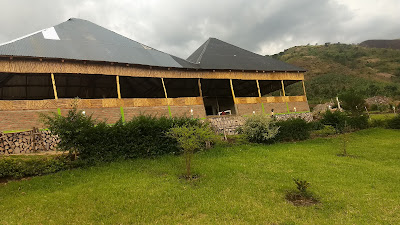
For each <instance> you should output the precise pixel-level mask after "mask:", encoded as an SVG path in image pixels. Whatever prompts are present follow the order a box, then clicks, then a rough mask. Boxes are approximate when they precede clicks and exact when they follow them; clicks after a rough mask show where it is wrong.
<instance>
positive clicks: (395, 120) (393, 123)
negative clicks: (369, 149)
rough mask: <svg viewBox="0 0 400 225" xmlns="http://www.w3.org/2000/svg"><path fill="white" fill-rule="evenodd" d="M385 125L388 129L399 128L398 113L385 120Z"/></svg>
mask: <svg viewBox="0 0 400 225" xmlns="http://www.w3.org/2000/svg"><path fill="white" fill-rule="evenodd" d="M387 127H388V128H390V129H400V114H398V115H396V116H395V117H393V118H392V119H389V120H388V122H387Z"/></svg>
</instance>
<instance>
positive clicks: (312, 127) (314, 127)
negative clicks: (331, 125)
mask: <svg viewBox="0 0 400 225" xmlns="http://www.w3.org/2000/svg"><path fill="white" fill-rule="evenodd" d="M308 127H309V128H310V130H321V129H324V124H323V123H321V121H319V120H314V121H311V122H309V123H308Z"/></svg>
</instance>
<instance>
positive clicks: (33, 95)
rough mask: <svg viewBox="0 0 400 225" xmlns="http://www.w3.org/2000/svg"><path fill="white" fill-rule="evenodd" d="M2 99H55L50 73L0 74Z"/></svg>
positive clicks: (0, 95)
mask: <svg viewBox="0 0 400 225" xmlns="http://www.w3.org/2000/svg"><path fill="white" fill-rule="evenodd" d="M0 99H1V100H39V99H54V92H53V86H52V83H51V76H50V74H7V73H2V74H0Z"/></svg>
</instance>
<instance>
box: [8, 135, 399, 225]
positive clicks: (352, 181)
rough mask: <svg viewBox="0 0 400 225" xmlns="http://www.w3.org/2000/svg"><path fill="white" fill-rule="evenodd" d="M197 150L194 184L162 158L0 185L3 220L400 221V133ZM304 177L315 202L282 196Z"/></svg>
mask: <svg viewBox="0 0 400 225" xmlns="http://www.w3.org/2000/svg"><path fill="white" fill-rule="evenodd" d="M341 140H342V139H341V137H340V136H339V137H335V138H326V139H314V140H309V141H304V142H298V143H286V144H276V145H270V146H268V145H245V146H235V147H218V148H215V149H212V150H210V151H207V152H203V153H199V154H196V156H195V161H194V170H195V172H196V173H198V174H199V175H200V176H201V177H200V179H198V180H196V181H192V182H187V181H185V180H181V179H179V178H178V177H179V176H180V175H181V173H182V172H183V167H182V163H183V161H182V159H181V158H180V157H176V156H165V157H160V158H157V159H137V160H131V161H124V162H116V163H111V164H107V165H103V166H96V167H91V168H86V169H75V170H71V171H64V172H59V173H56V174H52V175H47V176H42V177H35V178H32V179H31V180H24V181H15V182H9V183H8V184H6V185H0V212H1V216H0V224H16V223H18V224H65V223H73V224H96V223H105V224H129V223H133V224H138V223H141V224H142V223H148V224H155V223H161V224H177V223H178V224H183V223H185V224H187V223H188V224H249V223H250V224H400V213H399V212H400V148H399V146H400V131H395V130H384V129H369V130H363V131H360V132H357V133H353V134H350V136H349V140H350V141H349V144H348V146H349V148H348V152H349V154H352V155H356V156H358V157H338V156H336V154H337V153H340V151H341V149H340V146H341V143H342V141H341ZM293 177H296V178H302V179H306V180H307V181H309V182H310V183H311V187H310V191H312V192H313V193H314V194H315V195H316V196H318V197H319V199H320V201H321V203H320V204H317V205H314V206H308V207H296V206H293V205H292V204H291V203H290V202H287V201H286V200H285V198H284V196H285V193H286V192H287V191H290V190H292V189H294V188H295V186H294V182H293V181H292V178H293Z"/></svg>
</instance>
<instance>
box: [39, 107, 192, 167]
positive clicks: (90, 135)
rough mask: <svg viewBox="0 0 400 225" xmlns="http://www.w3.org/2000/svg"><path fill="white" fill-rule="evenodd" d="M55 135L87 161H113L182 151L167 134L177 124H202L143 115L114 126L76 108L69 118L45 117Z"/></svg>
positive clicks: (67, 148)
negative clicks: (95, 119)
mask: <svg viewBox="0 0 400 225" xmlns="http://www.w3.org/2000/svg"><path fill="white" fill-rule="evenodd" d="M43 118H44V122H45V124H46V125H48V127H49V129H50V130H51V132H52V133H53V134H56V135H58V136H59V137H60V139H61V143H60V145H59V147H60V148H61V149H62V150H64V151H70V150H73V151H77V152H78V153H79V157H80V158H81V159H83V160H88V161H90V160H98V161H113V160H116V159H119V158H123V159H125V158H137V157H153V156H158V155H163V154H167V153H180V151H181V150H180V149H179V148H178V145H177V142H176V140H174V139H173V138H171V137H168V136H167V135H166V132H167V131H168V130H169V129H170V128H172V127H175V126H182V125H185V124H189V125H194V124H199V123H200V121H199V120H197V119H192V118H184V117H182V118H167V117H159V118H157V117H153V116H150V115H146V116H144V115H141V116H138V117H134V118H133V119H132V120H130V121H127V122H126V123H124V122H122V120H120V121H118V122H117V123H115V124H114V125H108V124H106V123H105V122H97V121H94V120H92V118H91V117H90V116H85V115H83V114H82V113H81V112H79V111H78V110H76V108H74V109H72V110H70V111H69V113H68V115H67V116H66V117H63V116H59V115H55V114H53V115H49V116H43Z"/></svg>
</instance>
